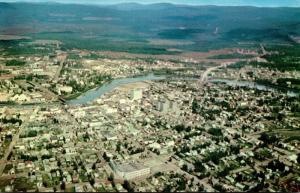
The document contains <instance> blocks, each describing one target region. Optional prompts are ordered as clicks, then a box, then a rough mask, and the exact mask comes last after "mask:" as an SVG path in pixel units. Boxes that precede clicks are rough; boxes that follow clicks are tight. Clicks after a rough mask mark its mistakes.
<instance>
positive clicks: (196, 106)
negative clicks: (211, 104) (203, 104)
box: [192, 99, 200, 113]
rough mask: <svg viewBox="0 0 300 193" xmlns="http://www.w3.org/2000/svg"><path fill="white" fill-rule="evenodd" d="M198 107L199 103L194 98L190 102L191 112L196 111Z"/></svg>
mask: <svg viewBox="0 0 300 193" xmlns="http://www.w3.org/2000/svg"><path fill="white" fill-rule="evenodd" d="M199 108H200V105H199V104H198V102H197V100H196V99H194V100H193V102H192V113H197V112H198V110H199Z"/></svg>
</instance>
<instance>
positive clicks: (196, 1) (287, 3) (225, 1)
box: [3, 0, 300, 7]
mask: <svg viewBox="0 0 300 193" xmlns="http://www.w3.org/2000/svg"><path fill="white" fill-rule="evenodd" d="M16 1H18V2H20V1H26V2H59V3H80V4H118V3H146V4H150V3H151V4H152V3H162V2H163V3H174V4H189V5H219V6H258V7H299V6H300V0H109V1H106V0H3V2H16Z"/></svg>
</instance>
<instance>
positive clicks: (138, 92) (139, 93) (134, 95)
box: [129, 88, 143, 100]
mask: <svg viewBox="0 0 300 193" xmlns="http://www.w3.org/2000/svg"><path fill="white" fill-rule="evenodd" d="M129 98H130V99H131V100H139V99H142V98H143V90H142V89H140V88H137V89H132V90H131V91H130V95H129Z"/></svg>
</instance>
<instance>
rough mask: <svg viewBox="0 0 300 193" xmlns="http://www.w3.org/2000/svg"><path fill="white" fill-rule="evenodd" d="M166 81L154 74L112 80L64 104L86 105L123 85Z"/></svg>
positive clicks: (163, 77)
mask: <svg viewBox="0 0 300 193" xmlns="http://www.w3.org/2000/svg"><path fill="white" fill-rule="evenodd" d="M163 79H166V76H162V75H160V76H157V75H154V74H148V75H145V76H138V77H133V78H120V79H115V80H112V81H111V82H109V83H106V84H104V85H102V86H100V87H98V88H95V89H92V90H89V91H87V92H85V93H84V94H82V95H81V96H79V97H78V98H76V99H72V100H69V101H67V102H66V104H68V105H82V104H87V103H89V102H91V101H94V100H96V99H98V98H99V97H101V96H102V95H103V94H105V93H107V92H110V91H112V90H113V89H115V88H117V87H118V86H120V85H124V84H130V83H134V82H141V81H146V80H163Z"/></svg>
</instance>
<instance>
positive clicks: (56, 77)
mask: <svg viewBox="0 0 300 193" xmlns="http://www.w3.org/2000/svg"><path fill="white" fill-rule="evenodd" d="M63 67H64V61H61V62H60V64H59V67H58V68H57V71H56V73H55V75H54V77H53V81H54V82H57V81H58V78H59V76H60V73H61V70H62V69H63Z"/></svg>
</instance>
